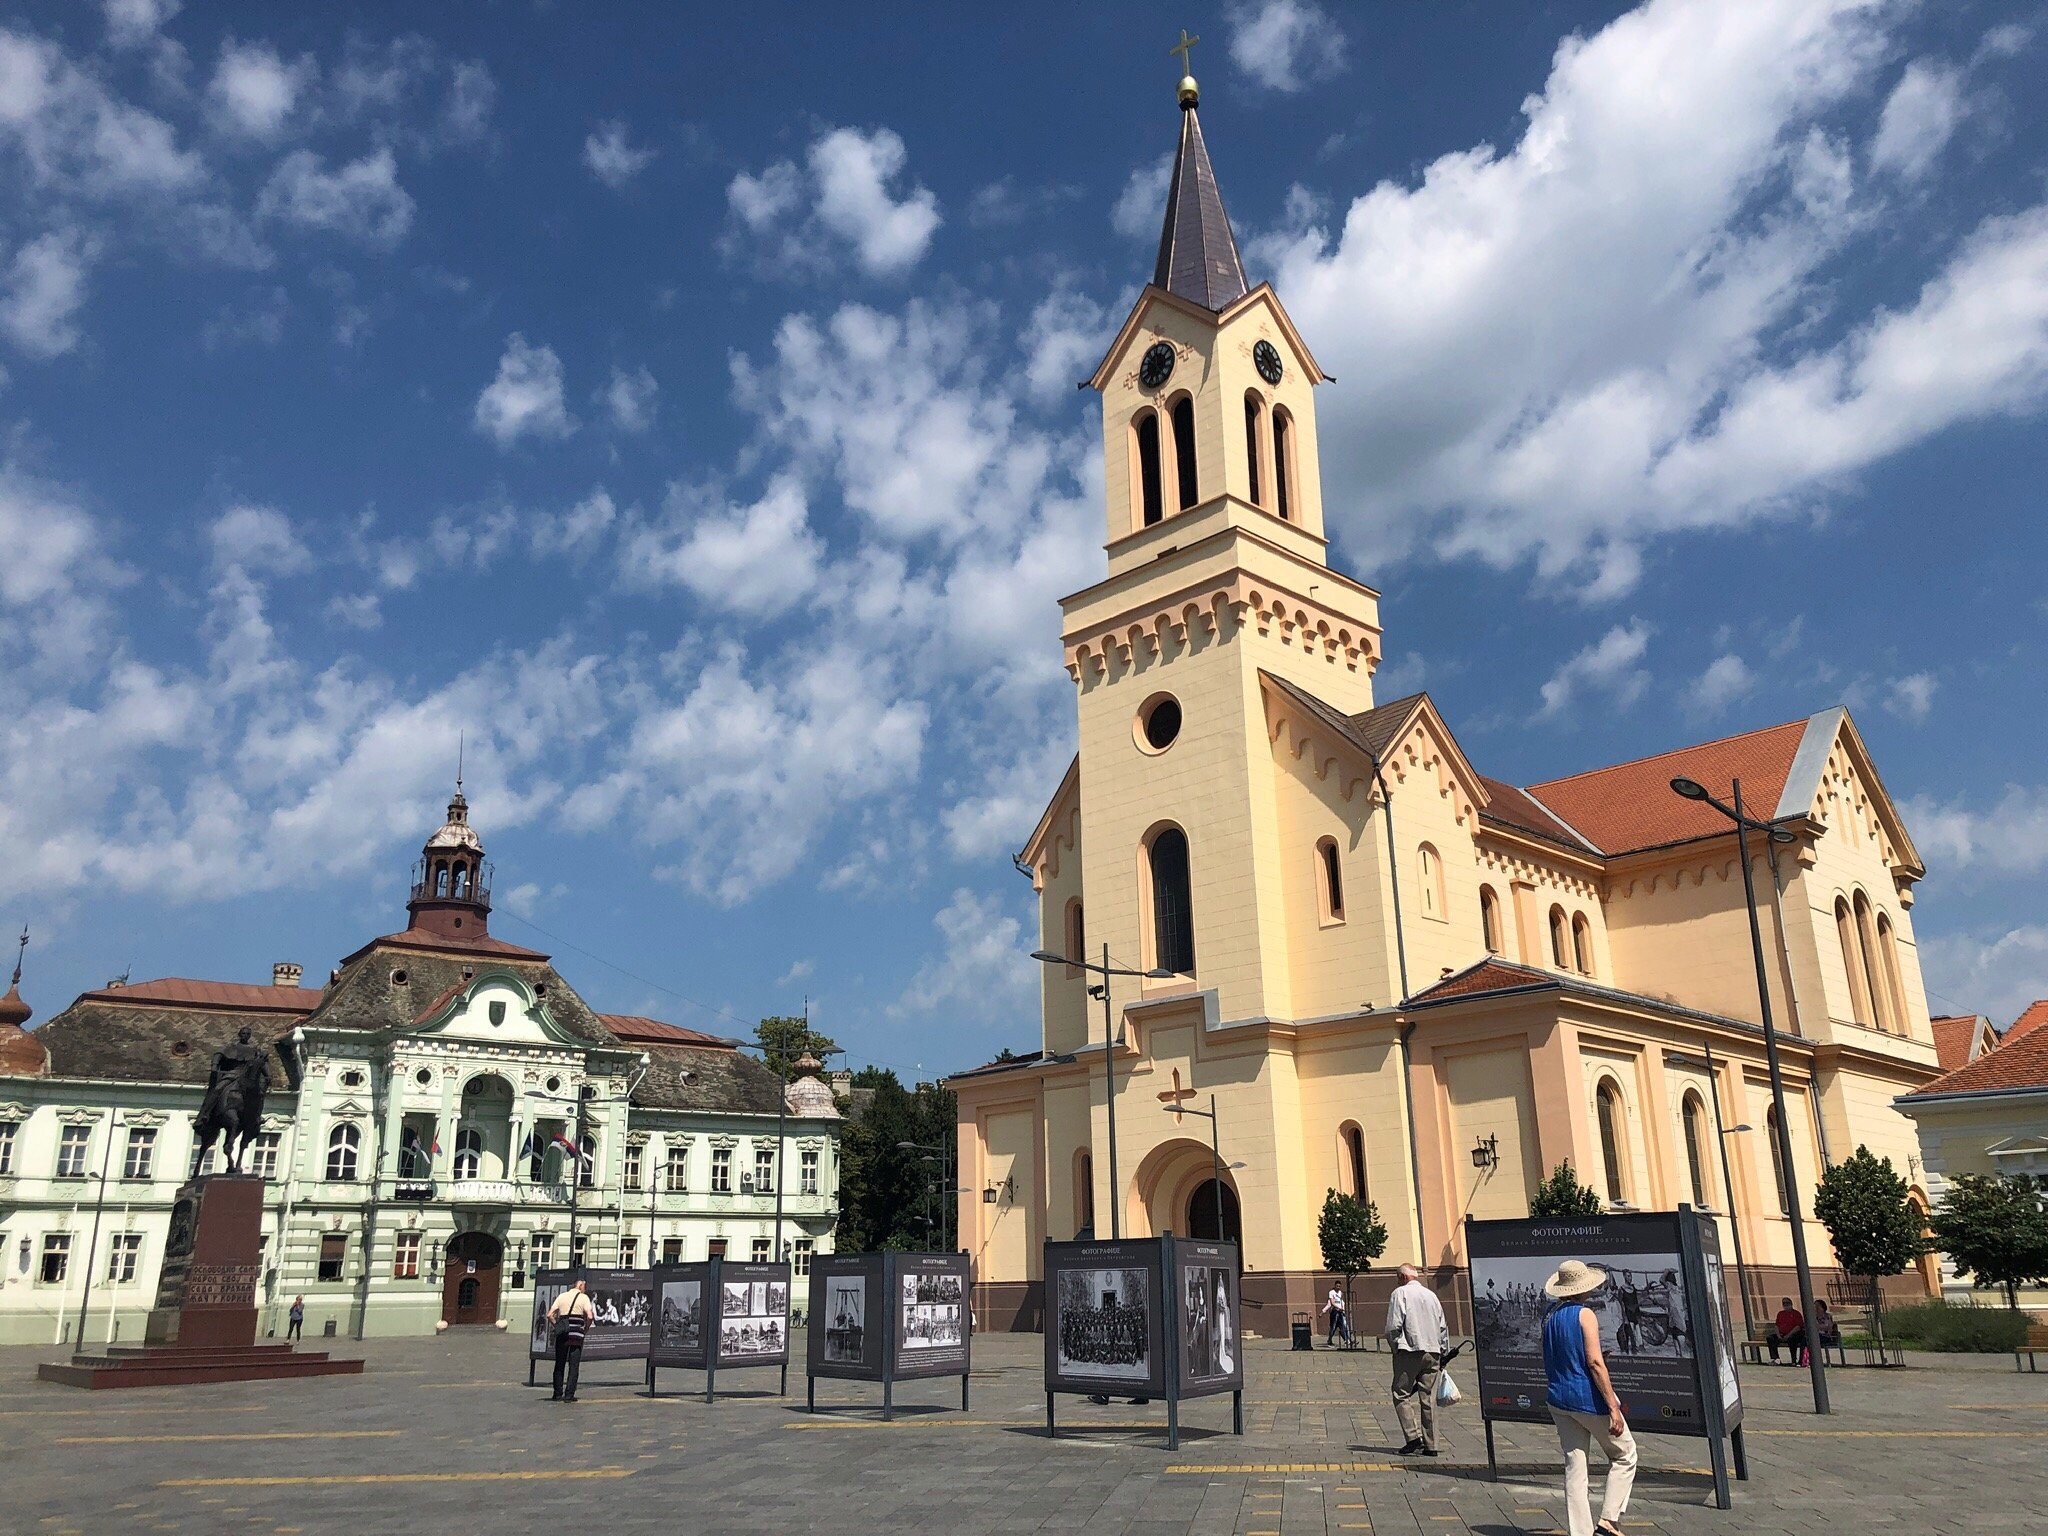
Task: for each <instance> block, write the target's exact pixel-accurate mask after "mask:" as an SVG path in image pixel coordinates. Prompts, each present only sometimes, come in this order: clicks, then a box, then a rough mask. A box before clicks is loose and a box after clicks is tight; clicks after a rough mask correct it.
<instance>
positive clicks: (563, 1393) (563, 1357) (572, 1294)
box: [548, 1280, 597, 1403]
mask: <svg viewBox="0 0 2048 1536" xmlns="http://www.w3.org/2000/svg"><path fill="white" fill-rule="evenodd" d="M596 1316H597V1308H596V1307H594V1306H592V1305H591V1302H590V1296H589V1293H588V1291H587V1289H586V1287H585V1285H584V1283H583V1282H582V1281H581V1280H578V1281H577V1282H576V1283H575V1284H574V1285H572V1286H570V1287H569V1289H568V1290H566V1291H564V1292H562V1294H561V1295H559V1296H557V1297H556V1298H555V1300H554V1305H552V1306H550V1307H549V1308H548V1321H549V1322H550V1323H552V1324H553V1325H554V1329H555V1395H554V1398H553V1401H555V1402H558V1403H573V1402H575V1401H576V1377H577V1375H578V1373H580V1372H581V1371H582V1369H583V1335H584V1334H585V1333H586V1332H588V1331H589V1328H590V1324H591V1322H592V1320H593V1319H594V1318H596ZM565 1373H566V1374H565ZM565 1382H566V1384H567V1386H566V1390H565V1389H564V1383H565Z"/></svg>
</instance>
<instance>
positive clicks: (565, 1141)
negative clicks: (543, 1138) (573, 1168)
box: [549, 1131, 590, 1163]
mask: <svg viewBox="0 0 2048 1536" xmlns="http://www.w3.org/2000/svg"><path fill="white" fill-rule="evenodd" d="M549 1145H551V1146H557V1147H560V1148H561V1149H562V1150H563V1151H564V1152H566V1153H568V1154H569V1156H571V1157H573V1158H575V1159H576V1161H577V1162H579V1163H587V1162H589V1161H590V1154H589V1153H587V1152H585V1151H584V1150H583V1149H582V1148H581V1147H579V1146H577V1145H576V1143H575V1142H573V1141H571V1140H570V1139H569V1138H568V1137H566V1136H564V1135H563V1134H562V1133H561V1132H560V1131H557V1132H555V1135H554V1139H553V1140H552V1141H551V1142H550V1143H549Z"/></svg>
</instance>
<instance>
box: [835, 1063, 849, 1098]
mask: <svg viewBox="0 0 2048 1536" xmlns="http://www.w3.org/2000/svg"><path fill="white" fill-rule="evenodd" d="M830 1076H831V1083H832V1091H833V1092H834V1093H836V1094H838V1095H839V1096H840V1097H841V1098H845V1097H846V1096H847V1095H848V1094H850V1093H852V1092H853V1074H852V1073H851V1072H849V1071H847V1070H846V1069H845V1068H844V1067H841V1068H840V1069H839V1070H838V1071H837V1072H834V1073H832V1074H830Z"/></svg>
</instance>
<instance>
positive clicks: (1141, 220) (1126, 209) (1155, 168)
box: [1109, 152, 1173, 240]
mask: <svg viewBox="0 0 2048 1536" xmlns="http://www.w3.org/2000/svg"><path fill="white" fill-rule="evenodd" d="M1172 181H1173V155H1172V154H1171V153H1170V152H1169V153H1167V154H1164V155H1161V156H1160V157H1159V158H1158V159H1157V160H1148V161H1146V162H1145V163H1144V164H1143V165H1141V166H1139V167H1138V168H1137V169H1136V170H1134V171H1132V172H1131V175H1130V179H1129V180H1128V181H1126V182H1125V183H1124V189H1123V191H1122V192H1120V193H1118V194H1117V199H1116V202H1115V204H1114V205H1112V207H1111V208H1110V210H1109V227H1110V228H1111V229H1113V230H1115V231H1116V232H1117V233H1118V234H1120V235H1122V236H1123V237H1124V238H1125V239H1126V240H1136V239H1138V238H1140V237H1141V236H1144V235H1150V236H1151V237H1152V238H1153V239H1154V240H1157V239H1158V238H1159V225H1160V221H1161V220H1162V219H1164V218H1165V217H1166V189H1167V187H1168V186H1169V185H1170V184H1171V183H1172Z"/></svg>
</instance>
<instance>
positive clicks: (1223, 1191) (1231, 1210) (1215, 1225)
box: [1180, 1178, 1244, 1246]
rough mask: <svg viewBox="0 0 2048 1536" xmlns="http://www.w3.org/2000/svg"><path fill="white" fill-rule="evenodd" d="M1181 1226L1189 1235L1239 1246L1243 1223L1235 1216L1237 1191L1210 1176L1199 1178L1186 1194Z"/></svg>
mask: <svg viewBox="0 0 2048 1536" xmlns="http://www.w3.org/2000/svg"><path fill="white" fill-rule="evenodd" d="M1180 1230H1181V1231H1182V1232H1184V1233H1186V1234H1187V1235H1188V1236H1189V1237H1197V1238H1202V1239H1204V1240H1206V1241H1209V1242H1224V1243H1236V1244H1238V1245H1239V1246H1242V1245H1243V1243H1244V1223H1243V1222H1242V1221H1241V1220H1239V1218H1238V1210H1237V1191H1236V1190H1234V1189H1232V1188H1231V1187H1230V1186H1229V1185H1228V1184H1218V1183H1217V1182H1216V1181H1215V1179H1213V1178H1208V1179H1204V1180H1202V1182H1201V1183H1199V1184H1197V1185H1196V1186H1195V1191H1194V1193H1193V1194H1191V1195H1189V1196H1188V1212H1187V1219H1186V1222H1185V1224H1184V1225H1183V1226H1182V1227H1181V1228H1180Z"/></svg>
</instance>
